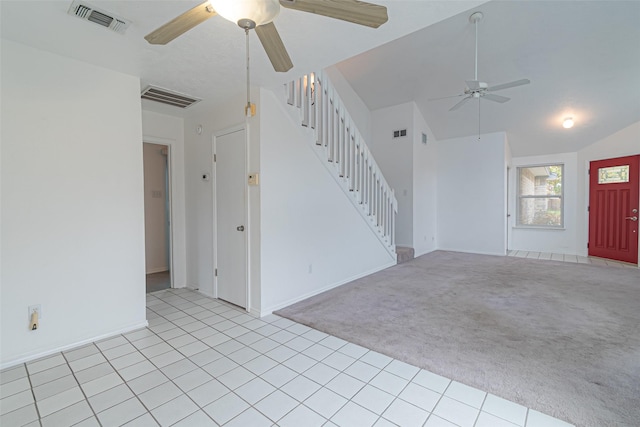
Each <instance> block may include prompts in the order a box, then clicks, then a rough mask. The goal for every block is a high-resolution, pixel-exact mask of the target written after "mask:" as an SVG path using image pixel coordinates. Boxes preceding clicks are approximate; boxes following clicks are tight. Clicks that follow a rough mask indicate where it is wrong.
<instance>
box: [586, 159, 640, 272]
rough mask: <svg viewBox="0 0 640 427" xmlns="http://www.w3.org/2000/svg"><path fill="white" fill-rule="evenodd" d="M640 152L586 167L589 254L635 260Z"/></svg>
mask: <svg viewBox="0 0 640 427" xmlns="http://www.w3.org/2000/svg"><path fill="white" fill-rule="evenodd" d="M639 170H640V155H638V156H628V157H618V158H615V159H607V160H598V161H593V162H591V163H590V166H589V256H597V257H601V258H608V259H614V260H618V261H623V262H628V263H632V264H637V263H638V223H639V221H638V217H640V214H639V213H638V211H639V210H640V206H639V205H638V200H639V198H640V179H639Z"/></svg>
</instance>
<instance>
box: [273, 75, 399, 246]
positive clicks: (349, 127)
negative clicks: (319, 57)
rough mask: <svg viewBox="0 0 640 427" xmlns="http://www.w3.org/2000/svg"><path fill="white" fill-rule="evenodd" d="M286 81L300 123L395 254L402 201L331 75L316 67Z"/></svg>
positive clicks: (323, 158) (322, 158)
mask: <svg viewBox="0 0 640 427" xmlns="http://www.w3.org/2000/svg"><path fill="white" fill-rule="evenodd" d="M285 86H286V90H287V103H288V104H289V105H292V106H294V107H296V108H297V109H298V110H299V116H300V121H301V125H302V126H304V127H306V128H307V129H309V131H310V133H311V135H312V137H311V138H310V140H311V141H312V144H313V145H314V147H315V150H314V152H315V153H316V155H317V156H318V157H319V158H320V159H321V160H322V162H323V163H324V164H325V166H326V167H327V168H328V169H329V170H330V172H331V174H332V176H333V177H334V178H335V179H336V181H337V182H338V183H339V184H340V187H341V188H342V189H343V191H344V192H345V194H347V196H348V197H349V199H350V200H351V201H352V202H353V204H354V205H355V206H356V207H357V209H358V211H359V212H360V214H361V215H362V217H363V218H364V219H365V220H366V222H367V223H368V224H369V227H370V228H371V229H372V230H373V231H374V233H375V234H376V235H377V236H378V239H379V240H380V242H382V244H383V245H384V247H385V248H386V249H387V251H388V252H389V254H390V255H391V256H392V257H393V258H396V246H395V219H396V215H397V213H398V202H397V200H396V198H395V195H394V192H393V189H392V188H391V187H390V186H389V184H388V183H387V181H386V180H385V178H384V176H383V175H382V172H381V171H380V168H379V167H378V164H377V163H376V161H375V160H374V158H373V155H372V154H371V152H370V151H369V148H368V147H367V144H366V143H365V141H364V140H363V139H362V135H361V134H360V132H359V131H358V129H357V128H356V126H355V124H354V123H353V120H352V119H351V116H350V115H349V113H348V112H347V110H346V108H345V107H344V104H343V103H342V101H341V100H340V97H339V96H338V94H337V92H336V91H335V89H334V88H333V86H332V85H331V82H330V81H329V79H328V77H327V76H326V75H325V74H324V73H322V72H320V73H311V74H307V75H305V76H303V77H301V78H299V79H298V80H295V81H292V82H290V83H288V84H286V85H285Z"/></svg>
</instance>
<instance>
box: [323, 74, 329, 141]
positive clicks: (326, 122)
mask: <svg viewBox="0 0 640 427" xmlns="http://www.w3.org/2000/svg"><path fill="white" fill-rule="evenodd" d="M323 90H324V95H323V102H322V117H323V118H322V129H323V130H322V144H323V145H324V147H325V150H326V149H327V147H328V146H329V129H330V127H329V120H330V117H329V111H330V108H331V97H330V94H329V85H328V84H325V85H324V89H323Z"/></svg>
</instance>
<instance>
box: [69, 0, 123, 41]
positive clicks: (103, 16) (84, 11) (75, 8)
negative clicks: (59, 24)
mask: <svg viewBox="0 0 640 427" xmlns="http://www.w3.org/2000/svg"><path fill="white" fill-rule="evenodd" d="M68 13H69V15H73V16H77V17H78V18H80V19H84V20H85V21H89V22H93V23H94V24H98V25H101V26H103V27H106V28H108V29H110V30H112V31H115V32H116V33H118V34H124V32H125V31H126V30H127V28H129V25H130V24H131V21H127V20H126V19H123V18H119V17H117V16H115V15H114V14H113V13H109V12H105V11H104V10H100V9H97V8H95V7H93V6H91V5H89V4H88V3H85V2H80V1H78V0H75V1H74V2H73V3H71V7H70V8H69V12H68Z"/></svg>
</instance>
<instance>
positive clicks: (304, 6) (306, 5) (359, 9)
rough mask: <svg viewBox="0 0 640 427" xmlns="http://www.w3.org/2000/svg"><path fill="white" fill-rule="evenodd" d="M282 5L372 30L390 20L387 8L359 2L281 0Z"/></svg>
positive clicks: (351, 0) (342, 0)
mask: <svg viewBox="0 0 640 427" xmlns="http://www.w3.org/2000/svg"><path fill="white" fill-rule="evenodd" d="M280 4H281V5H282V6H283V7H286V8H288V9H295V10H301V11H303V12H310V13H315V14H317V15H323V16H328V17H329V18H335V19H340V20H343V21H348V22H353V23H354V24H360V25H365V26H367V27H372V28H378V27H379V26H380V25H382V24H384V23H385V22H387V20H388V19H389V17H388V16H387V8H386V7H384V6H380V5H377V4H373V3H367V2H363V1H359V0H280Z"/></svg>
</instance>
